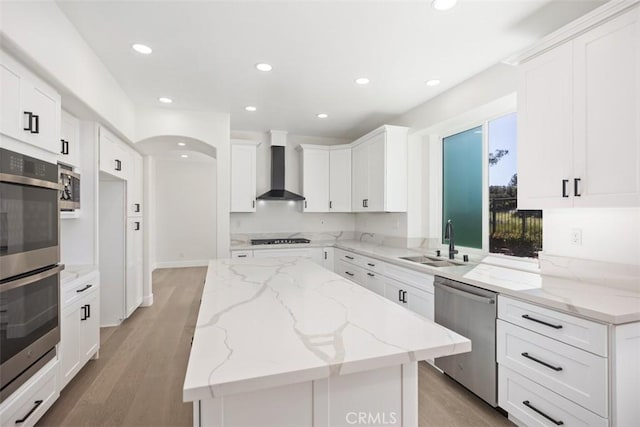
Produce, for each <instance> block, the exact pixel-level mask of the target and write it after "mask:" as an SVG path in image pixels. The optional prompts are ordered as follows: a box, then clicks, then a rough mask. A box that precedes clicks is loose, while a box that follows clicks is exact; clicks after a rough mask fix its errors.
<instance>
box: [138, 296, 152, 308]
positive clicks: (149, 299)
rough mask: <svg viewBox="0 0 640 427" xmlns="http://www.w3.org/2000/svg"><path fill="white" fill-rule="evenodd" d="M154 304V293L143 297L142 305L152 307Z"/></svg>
mask: <svg viewBox="0 0 640 427" xmlns="http://www.w3.org/2000/svg"><path fill="white" fill-rule="evenodd" d="M152 305H153V294H151V295H146V296H145V297H144V298H142V304H141V305H140V306H141V307H151V306H152Z"/></svg>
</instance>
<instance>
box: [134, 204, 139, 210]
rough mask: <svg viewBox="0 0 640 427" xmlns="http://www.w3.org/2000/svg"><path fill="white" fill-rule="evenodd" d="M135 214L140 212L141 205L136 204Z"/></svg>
mask: <svg viewBox="0 0 640 427" xmlns="http://www.w3.org/2000/svg"><path fill="white" fill-rule="evenodd" d="M134 206H135V210H134V212H140V203H136V204H135V205H134Z"/></svg>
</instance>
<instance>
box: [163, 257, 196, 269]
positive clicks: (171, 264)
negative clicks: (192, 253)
mask: <svg viewBox="0 0 640 427" xmlns="http://www.w3.org/2000/svg"><path fill="white" fill-rule="evenodd" d="M207 265H209V260H208V259H199V260H198V259H196V260H189V261H165V262H158V263H156V269H158V268H184V267H206V266H207Z"/></svg>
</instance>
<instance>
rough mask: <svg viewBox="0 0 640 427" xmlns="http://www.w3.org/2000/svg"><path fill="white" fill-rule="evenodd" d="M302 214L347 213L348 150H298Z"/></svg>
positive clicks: (309, 147) (320, 147) (337, 147)
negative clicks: (302, 202)
mask: <svg viewBox="0 0 640 427" xmlns="http://www.w3.org/2000/svg"><path fill="white" fill-rule="evenodd" d="M298 150H299V151H300V152H301V154H300V157H301V162H302V183H301V188H302V194H303V195H304V197H305V202H304V205H303V206H304V208H303V210H304V212H351V146H349V145H334V146H324V145H308V144H301V145H300V146H299V147H298Z"/></svg>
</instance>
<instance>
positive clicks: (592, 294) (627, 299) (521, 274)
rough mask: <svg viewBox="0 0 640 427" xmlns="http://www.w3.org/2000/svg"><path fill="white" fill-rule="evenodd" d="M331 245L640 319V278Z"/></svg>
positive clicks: (595, 315)
mask: <svg viewBox="0 0 640 427" xmlns="http://www.w3.org/2000/svg"><path fill="white" fill-rule="evenodd" d="M335 247H337V248H341V249H346V250H350V251H353V252H355V253H358V254H360V255H364V256H370V257H373V258H376V259H379V260H381V261H386V262H389V263H392V264H396V265H400V266H403V267H407V268H410V269H413V270H416V271H422V272H425V273H429V274H434V275H439V276H443V277H447V278H449V279H452V280H458V281H462V282H465V283H468V284H470V285H474V286H478V287H480V288H483V289H488V290H491V291H494V292H498V293H500V294H503V295H508V296H512V297H514V298H518V299H521V300H524V301H529V302H532V303H536V304H539V305H543V306H545V307H549V308H553V309H557V310H561V311H565V312H567V313H570V314H574V315H577V316H581V317H584V318H587V319H590V320H595V321H598V322H603V323H611V324H614V325H618V324H624V323H631V322H637V321H640V284H639V286H638V288H637V290H635V291H634V290H630V289H622V288H617V287H612V286H601V285H596V284H592V283H588V282H585V281H580V280H572V279H565V278H559V277H552V276H544V275H541V274H539V273H537V272H534V271H523V270H517V269H513V268H507V267H505V266H497V265H489V264H484V263H469V264H466V265H462V266H456V267H440V268H436V267H429V266H425V265H421V264H417V263H414V262H411V261H406V260H402V259H399V257H403V256H411V255H417V254H419V253H420V252H419V251H416V250H411V249H399V248H391V247H387V246H380V245H375V244H371V243H364V242H359V241H338V242H337V243H336V244H335ZM529 270H532V269H530V268H529ZM534 270H535V269H534Z"/></svg>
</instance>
